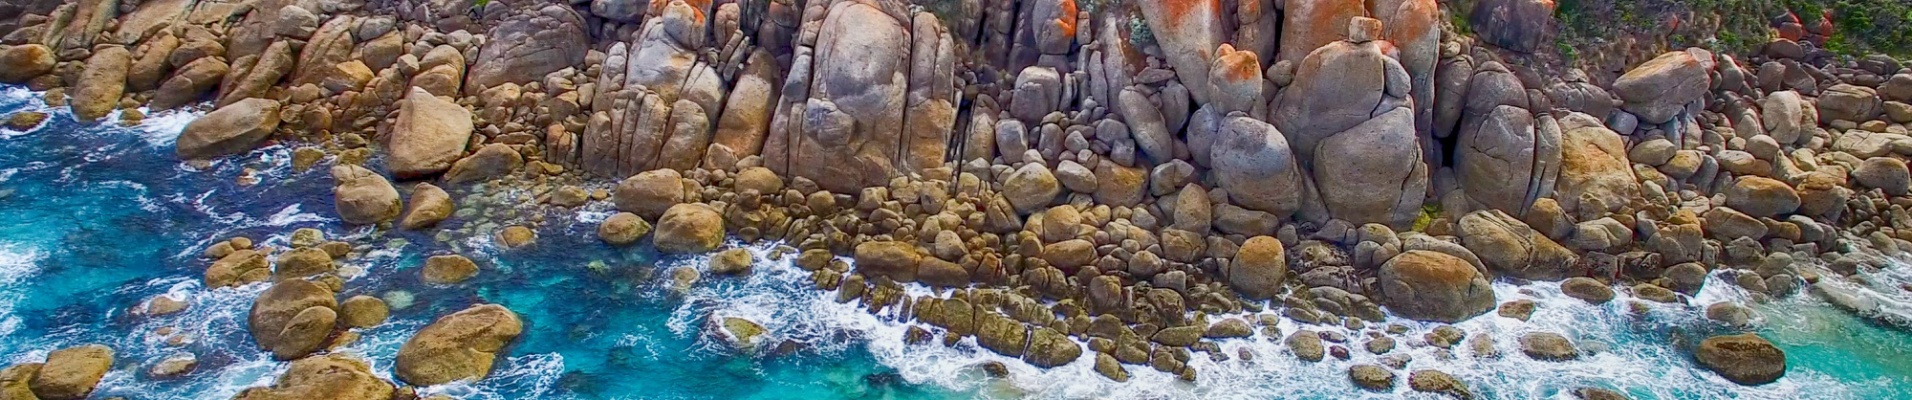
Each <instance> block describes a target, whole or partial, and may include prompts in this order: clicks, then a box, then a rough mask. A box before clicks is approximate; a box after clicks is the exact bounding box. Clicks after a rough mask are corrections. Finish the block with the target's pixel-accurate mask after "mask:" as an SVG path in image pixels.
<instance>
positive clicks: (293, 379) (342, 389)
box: [233, 354, 395, 400]
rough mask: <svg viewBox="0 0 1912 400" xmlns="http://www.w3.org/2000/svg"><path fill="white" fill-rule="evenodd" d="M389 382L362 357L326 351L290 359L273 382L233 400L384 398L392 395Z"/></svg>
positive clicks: (242, 393)
mask: <svg viewBox="0 0 1912 400" xmlns="http://www.w3.org/2000/svg"><path fill="white" fill-rule="evenodd" d="M394 392H395V389H394V388H393V386H392V383H391V382H386V381H385V380H384V379H380V378H379V377H378V375H375V374H373V373H372V368H371V366H369V365H367V364H366V362H365V361H364V360H359V359H357V358H354V357H353V356H349V355H344V354H327V355H322V356H315V357H306V358H301V359H299V360H297V361H293V362H292V363H291V365H290V366H289V367H287V368H286V371H285V373H284V374H281V375H279V378H278V379H275V380H273V381H272V385H270V386H264V387H254V388H248V389H246V390H244V391H240V392H239V394H238V395H235V396H233V399H234V400H296V399H336V400H385V399H389V398H392V395H393V393H394Z"/></svg>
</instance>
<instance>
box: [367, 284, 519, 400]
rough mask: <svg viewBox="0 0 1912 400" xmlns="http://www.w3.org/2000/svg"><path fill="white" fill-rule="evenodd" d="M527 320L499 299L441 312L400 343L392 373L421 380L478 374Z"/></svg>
mask: <svg viewBox="0 0 1912 400" xmlns="http://www.w3.org/2000/svg"><path fill="white" fill-rule="evenodd" d="M523 331H524V325H523V323H521V322H519V321H518V314H517V313H514V312H511V310H508V309H505V308H504V306H500V305H497V304H479V305H474V306H471V307H470V308H466V309H464V310H462V311H459V312H456V313H452V314H450V315H446V316H443V317H439V318H438V320H437V321H432V323H431V324H430V325H426V326H425V327H424V328H423V329H419V330H418V333H416V334H413V335H412V337H411V339H407V340H406V341H405V344H404V345H402V346H399V348H398V356H397V357H396V362H395V365H394V369H395V371H394V373H393V375H394V376H397V377H398V379H399V380H403V381H405V382H406V383H410V384H413V385H419V386H428V385H438V384H444V383H449V382H452V381H457V380H467V379H468V380H479V379H484V377H485V376H486V375H489V374H491V364H492V361H493V360H494V359H496V358H497V357H498V353H500V352H502V351H503V350H504V347H505V346H506V345H509V344H511V342H512V341H514V340H517V339H518V335H519V334H520V333H523Z"/></svg>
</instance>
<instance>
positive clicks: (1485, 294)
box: [1379, 250, 1495, 323]
mask: <svg viewBox="0 0 1912 400" xmlns="http://www.w3.org/2000/svg"><path fill="white" fill-rule="evenodd" d="M1379 278H1380V281H1379V284H1380V286H1381V293H1382V294H1383V295H1384V296H1386V299H1387V300H1386V301H1385V304H1386V305H1387V307H1388V309H1389V310H1392V311H1393V312H1394V313H1395V314H1396V315H1400V316H1402V317H1407V318H1411V319H1417V320H1425V321H1439V322H1449V323H1452V322H1459V321H1461V320H1465V319H1468V318H1472V317H1474V316H1476V315H1481V314H1484V313H1486V312H1487V310H1491V309H1493V308H1494V305H1495V301H1494V290H1493V287H1491V286H1489V285H1488V283H1487V278H1486V276H1485V275H1483V274H1482V273H1481V271H1480V270H1478V269H1475V268H1474V266H1473V264H1469V263H1468V262H1467V261H1466V260H1462V259H1461V258H1459V257H1454V256H1451V255H1447V254H1445V253H1438V252H1433V251H1427V250H1410V251H1407V252H1404V253H1401V255H1397V256H1394V258H1392V259H1389V260H1388V261H1387V263H1384V264H1382V265H1381V272H1380V276H1379Z"/></svg>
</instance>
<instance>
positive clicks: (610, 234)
mask: <svg viewBox="0 0 1912 400" xmlns="http://www.w3.org/2000/svg"><path fill="white" fill-rule="evenodd" d="M597 233H598V240H603V241H604V243H609V244H611V245H613V246H623V245H627V244H631V243H635V242H637V240H638V239H641V238H643V237H644V235H648V234H650V233H651V223H649V222H644V217H639V216H637V214H632V213H628V212H620V213H617V214H613V215H611V217H610V218H605V219H604V222H603V223H600V224H598V231H597Z"/></svg>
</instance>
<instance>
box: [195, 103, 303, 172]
mask: <svg viewBox="0 0 1912 400" xmlns="http://www.w3.org/2000/svg"><path fill="white" fill-rule="evenodd" d="M278 127H279V102H277V101H272V100H267V99H246V100H243V101H240V102H237V103H232V104H231V105H227V106H225V107H220V108H219V109H218V110H214V111H213V112H210V113H207V114H206V115H205V116H202V117H199V119H195V120H193V122H191V123H188V124H186V129H185V130H184V131H182V132H180V134H179V140H177V141H176V142H175V145H174V146H175V147H174V150H175V154H177V156H178V157H179V159H182V160H190V159H203V158H212V157H219V156H224V155H229V154H240V153H245V152H248V151H252V149H253V148H257V147H259V144H260V143H263V142H265V140H266V138H268V137H270V136H272V130H273V129H277V128H278Z"/></svg>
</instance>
